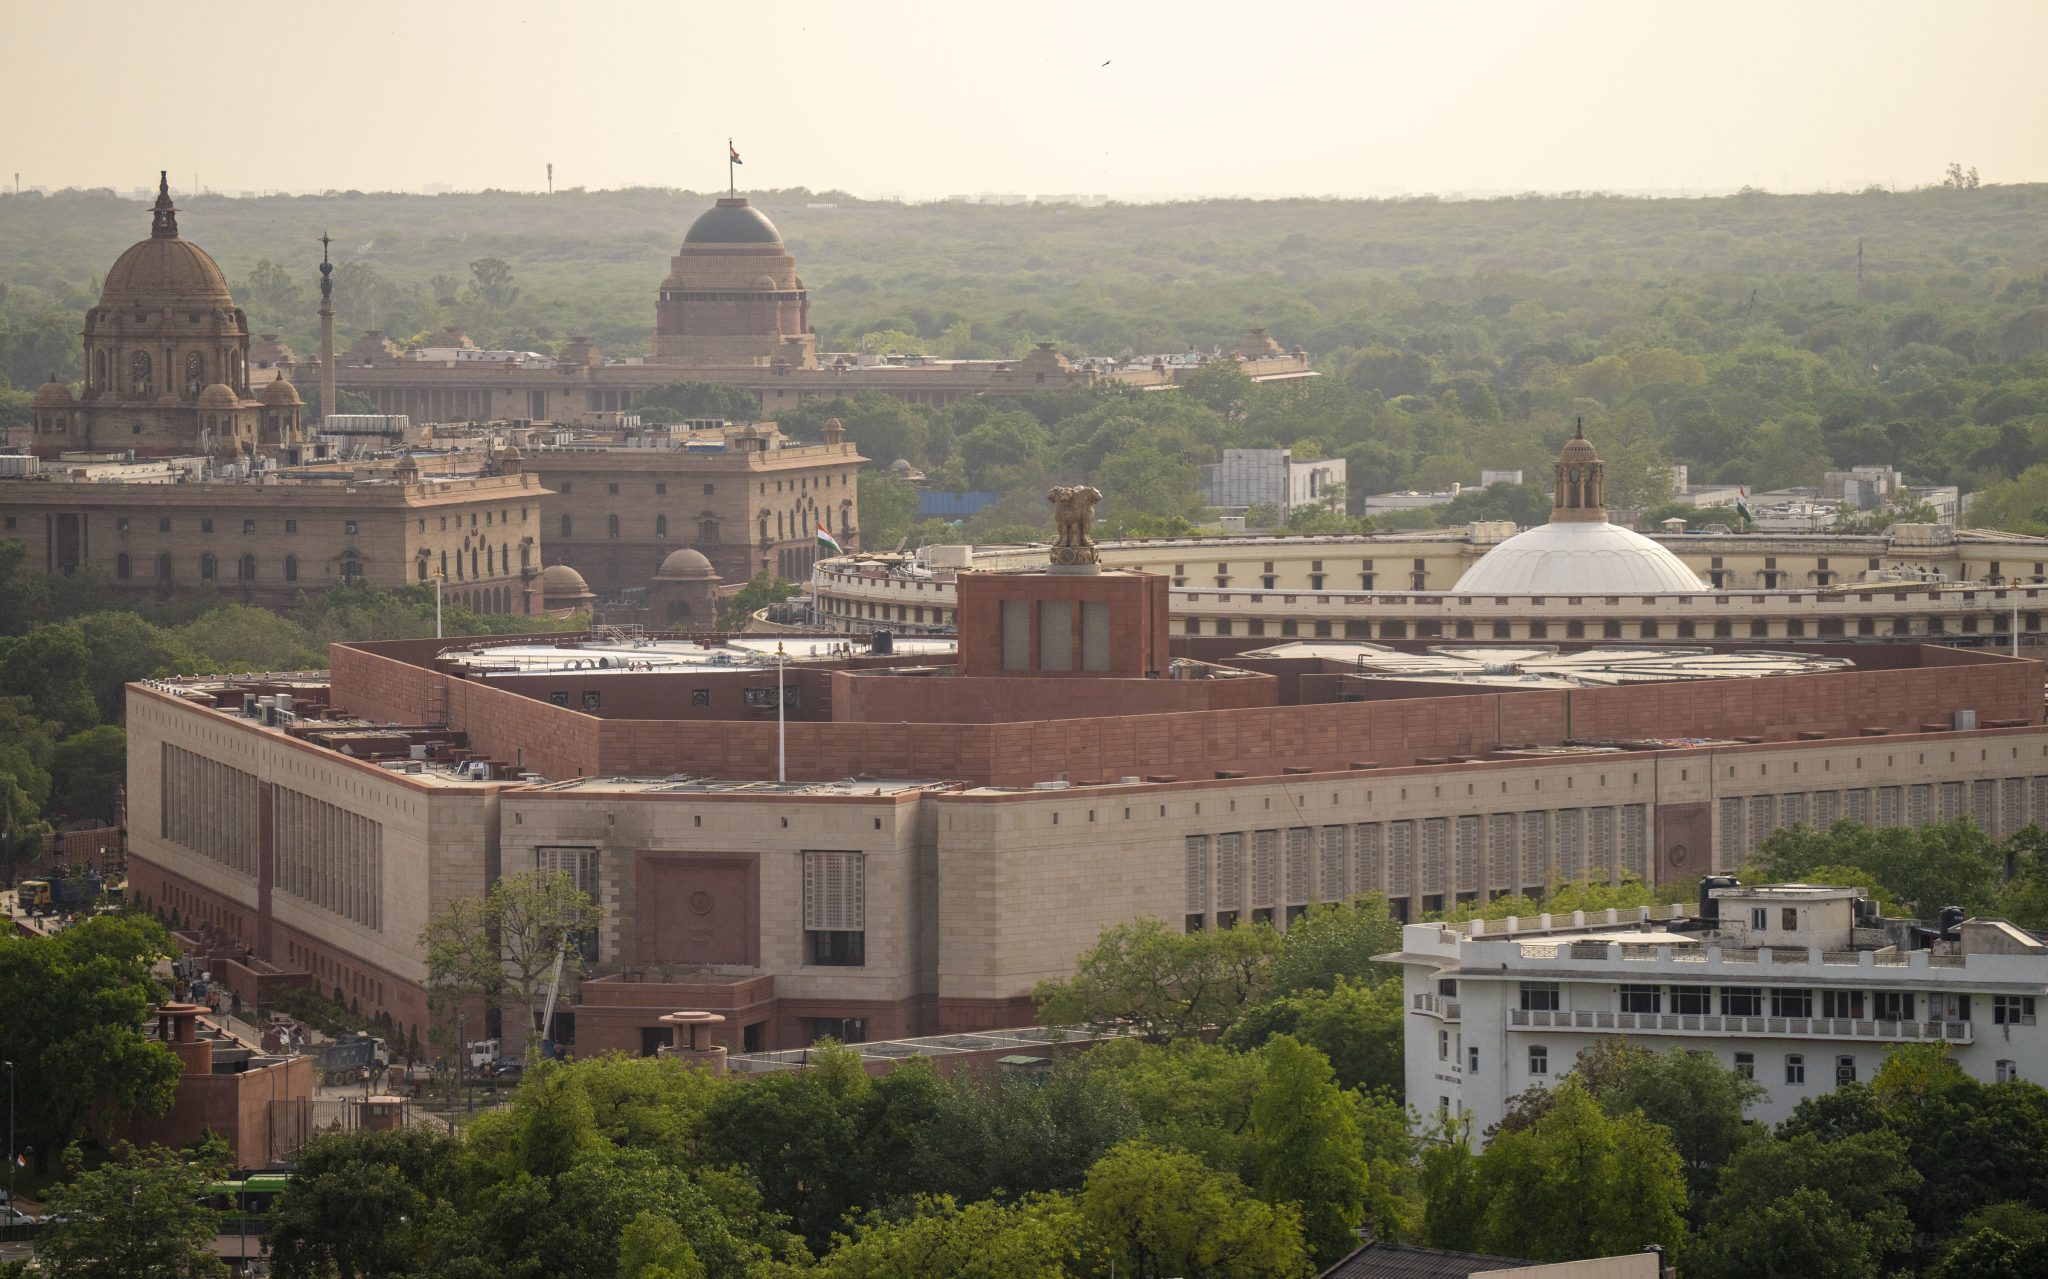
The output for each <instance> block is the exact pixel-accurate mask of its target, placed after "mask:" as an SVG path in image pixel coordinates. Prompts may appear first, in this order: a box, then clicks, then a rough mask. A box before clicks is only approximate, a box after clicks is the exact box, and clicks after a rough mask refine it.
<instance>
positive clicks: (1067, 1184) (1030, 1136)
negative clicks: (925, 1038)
mask: <svg viewBox="0 0 2048 1279" xmlns="http://www.w3.org/2000/svg"><path fill="white" fill-rule="evenodd" d="M1115 1073H1116V1072H1114V1071H1101V1072H1098V1071H1095V1070H1092V1069H1090V1064H1089V1063H1088V1061H1087V1059H1086V1057H1085V1056H1084V1057H1068V1058H1062V1059H1061V1060H1060V1061H1059V1062H1058V1063H1057V1064H1055V1066H1054V1067H1053V1069H1052V1070H1051V1071H1050V1072H1049V1073H1047V1074H1044V1075H1039V1076H1029V1077H1027V1076H1024V1075H1017V1074H1007V1073H1005V1074H998V1075H995V1076H993V1077H984V1076H981V1075H978V1074H976V1073H974V1072H968V1071H962V1072H960V1073H959V1074H957V1075H955V1076H954V1077H953V1078H952V1079H951V1080H949V1081H947V1083H946V1085H945V1086H944V1088H943V1090H942V1091H941V1092H940V1094H939V1096H938V1099H937V1114H936V1115H935V1117H934V1119H933V1121H932V1130H931V1133H930V1138H929V1141H928V1142H927V1143H926V1145H925V1150H924V1158H925V1160H926V1165H925V1170H924V1171H922V1172H920V1173H918V1174H917V1175H916V1176H915V1178H914V1180H915V1181H916V1182H917V1183H918V1184H921V1185H923V1186H926V1187H930V1188H933V1189H936V1190H938V1191H941V1192H943V1193H946V1194H950V1195H952V1196H953V1197H955V1198H956V1199H958V1200H960V1201H961V1202H963V1203H971V1202H975V1201H978V1200H982V1199H991V1198H999V1197H1005V1196H1010V1195H1019V1194H1026V1193H1029V1192H1032V1191H1050V1190H1076V1189H1079V1188H1080V1185H1081V1179H1082V1177H1084V1176H1085V1175H1087V1172H1088V1168H1089V1166H1090V1165H1092V1164H1093V1163H1094V1162H1095V1161H1096V1160H1098V1159H1100V1158H1102V1156H1103V1155H1104V1154H1106V1153H1108V1151H1109V1149H1110V1147H1112V1146H1114V1145H1116V1144H1117V1143H1118V1142H1120V1141H1124V1140H1126V1139H1128V1138H1130V1137H1133V1136H1135V1135H1137V1130H1138V1123H1139V1118H1138V1112H1137V1109H1136V1107H1135V1106H1134V1105H1133V1103H1132V1100H1131V1097H1130V1095H1129V1094H1128V1093H1127V1092H1126V1090H1125V1089H1124V1088H1122V1087H1121V1086H1120V1085H1119V1084H1118V1081H1117V1080H1116V1078H1115Z"/></svg>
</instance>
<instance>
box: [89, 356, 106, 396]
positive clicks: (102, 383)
mask: <svg viewBox="0 0 2048 1279" xmlns="http://www.w3.org/2000/svg"><path fill="white" fill-rule="evenodd" d="M92 389H93V390H95V391H104V390H106V389H107V353H106V352H105V351H94V352H93V353H92Z"/></svg>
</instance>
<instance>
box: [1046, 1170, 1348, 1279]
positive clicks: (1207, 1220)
mask: <svg viewBox="0 0 2048 1279" xmlns="http://www.w3.org/2000/svg"><path fill="white" fill-rule="evenodd" d="M1080 1209H1081V1217H1082V1219H1083V1220H1084V1221H1085V1222H1086V1223H1087V1226H1088V1230H1089V1234H1090V1235H1091V1237H1092V1239H1093V1240H1094V1242H1095V1243H1096V1244H1097V1245H1098V1246H1099V1247H1100V1248H1101V1250H1102V1252H1103V1254H1104V1256H1105V1258H1106V1259H1107V1260H1108V1261H1109V1262H1110V1263H1111V1264H1113V1265H1114V1266H1115V1267H1116V1273H1117V1274H1118V1275H1120V1276H1129V1279H1173V1277H1175V1276H1184V1277H1185V1279H1280V1277H1282V1276H1288V1275H1295V1276H1306V1275H1309V1274H1312V1273H1313V1272H1314V1269H1315V1267H1314V1265H1313V1263H1312V1262H1310V1260H1309V1256H1308V1251H1307V1248H1306V1246H1305V1244H1304V1243H1303V1240H1302V1234H1301V1220H1300V1217H1299V1216H1298V1215H1297V1214H1296V1212H1295V1211H1294V1209H1293V1208H1292V1207H1290V1206H1288V1205H1285V1204H1281V1205H1269V1204H1265V1203H1261V1202H1260V1201H1259V1200H1257V1199H1256V1198H1254V1197H1253V1196H1252V1195H1251V1193H1250V1192H1249V1191H1247V1190H1246V1189H1245V1187H1244V1184H1243V1183H1242V1182H1240V1181H1239V1180H1238V1179H1237V1178H1235V1177H1233V1176H1231V1175H1229V1174H1228V1173H1221V1172H1217V1171H1215V1170H1213V1169H1211V1168H1210V1167H1208V1166H1207V1165H1206V1164H1204V1163H1203V1162H1202V1161H1201V1160H1200V1159H1198V1158H1196V1157H1195V1156H1193V1155H1190V1154H1185V1153H1183V1152H1180V1151H1174V1150H1164V1149H1161V1148H1159V1147H1157V1146H1151V1145H1146V1144H1144V1143H1142V1142H1127V1143H1125V1144H1124V1145H1121V1146H1118V1147H1117V1148H1116V1149H1114V1150H1112V1151H1110V1152H1109V1153H1108V1154H1107V1155H1105V1156H1103V1158H1102V1160H1101V1161H1100V1162H1098V1163H1097V1164H1096V1165H1095V1166H1094V1167H1093V1168H1091V1169H1089V1170H1088V1180H1087V1183H1086V1185H1085V1186H1083V1188H1082V1190H1081V1195H1080Z"/></svg>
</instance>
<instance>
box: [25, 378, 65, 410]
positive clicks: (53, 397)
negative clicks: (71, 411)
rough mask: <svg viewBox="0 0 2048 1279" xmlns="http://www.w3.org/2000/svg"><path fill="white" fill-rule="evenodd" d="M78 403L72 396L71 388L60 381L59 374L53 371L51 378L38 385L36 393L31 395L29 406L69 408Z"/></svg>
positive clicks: (37, 407)
mask: <svg viewBox="0 0 2048 1279" xmlns="http://www.w3.org/2000/svg"><path fill="white" fill-rule="evenodd" d="M76 403H77V401H76V400H74V399H72V398H71V388H70V387H69V386H68V385H66V384H65V383H63V382H59V381H58V380H57V375H56V374H55V373H52V374H51V375H50V380H49V381H47V382H45V383H43V384H42V385H41V386H39V387H37V388H36V393H35V394H34V395H32V396H30V397H29V402H28V406H29V407H30V408H32V409H68V408H70V407H71V406H72V405H74V404H76Z"/></svg>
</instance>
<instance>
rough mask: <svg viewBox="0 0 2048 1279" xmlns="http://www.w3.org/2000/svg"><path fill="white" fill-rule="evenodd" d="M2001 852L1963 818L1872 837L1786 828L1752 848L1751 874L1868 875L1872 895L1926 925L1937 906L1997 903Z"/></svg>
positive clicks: (1843, 829) (1862, 832)
mask: <svg viewBox="0 0 2048 1279" xmlns="http://www.w3.org/2000/svg"><path fill="white" fill-rule="evenodd" d="M2004 863H2005V850H2004V849H2003V848H2002V847H2001V846H2000V845H1999V844H1998V842H1997V841H1996V840H1994V839H1992V838H1991V837H1990V836H1988V835H1986V834H1985V833H1984V832H1983V831H1981V830H1979V829H1978V828H1977V825H1976V823H1974V822H1972V821H1970V820H1969V819H1968V818H1958V819H1956V820H1955V821H1949V822H1936V823H1932V824H1930V825H1927V826H1921V827H1917V828H1916V827H1912V826H1892V827H1887V828H1885V829H1882V830H1872V829H1871V828H1870V827H1868V826H1864V825H1862V824H1860V823H1857V822H1852V821H1847V820H1843V821H1839V822H1836V823H1835V824H1834V825H1833V826H1830V827H1829V828H1828V829H1827V830H1825V831H1817V830H1814V829H1813V828H1812V827H1808V826H1792V827H1787V828H1786V829H1784V830H1780V831H1778V832H1777V833H1775V834H1773V835H1772V836H1771V837H1770V838H1769V839H1767V840H1765V841H1764V842H1763V843H1762V844H1761V845H1759V846H1758V848H1757V852H1756V860H1755V865H1754V869H1753V870H1752V872H1751V873H1752V874H1754V875H1761V876H1763V877H1765V878H1767V879H1773V880H1778V881H1780V882H1784V881H1797V880H1800V879H1802V878H1803V877H1804V876H1805V874H1806V872H1807V871H1808V870H1811V869H1816V868H1820V867H1825V866H1837V867H1855V868H1858V869H1861V870H1865V871H1868V872H1870V874H1871V875H1872V876H1873V877H1874V878H1875V880H1876V887H1878V888H1880V889H1882V890H1883V891H1884V892H1885V893H1887V894H1888V895H1890V896H1891V897H1892V898H1894V899H1896V900H1898V901H1900V902H1902V903H1904V904H1906V905H1907V906H1910V907H1912V908H1913V909H1914V910H1915V911H1916V912H1917V913H1919V914H1920V915H1923V916H1927V917H1930V918H1931V917H1932V916H1933V915H1934V913H1935V912H1936V911H1938V910H1940V909H1941V908H1942V907H1943V906H1961V907H1963V908H1964V909H1966V910H1971V911H1977V910H1983V909H1987V908H1989V907H1990V906H1991V904H1992V903H1993V902H1994V901H1995V900H1996V898H1997V895H1998V883H1999V878H2000V875H2001V873H2002V871H2003V869H2004Z"/></svg>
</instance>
